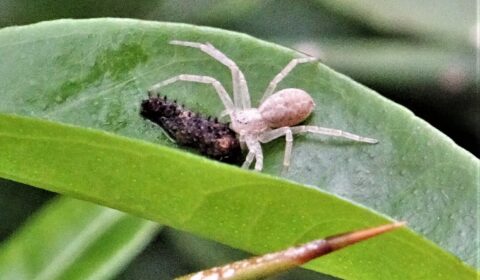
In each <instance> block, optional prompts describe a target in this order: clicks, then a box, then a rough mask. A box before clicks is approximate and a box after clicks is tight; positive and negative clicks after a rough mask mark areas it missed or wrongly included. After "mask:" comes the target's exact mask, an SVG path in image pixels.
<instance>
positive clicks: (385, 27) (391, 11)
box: [316, 0, 477, 47]
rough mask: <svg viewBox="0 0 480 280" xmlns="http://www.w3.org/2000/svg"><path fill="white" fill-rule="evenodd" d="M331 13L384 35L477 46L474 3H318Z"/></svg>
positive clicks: (462, 0)
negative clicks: (423, 37)
mask: <svg viewBox="0 0 480 280" xmlns="http://www.w3.org/2000/svg"><path fill="white" fill-rule="evenodd" d="M316 1H317V2H319V3H321V4H322V5H325V6H327V7H329V8H331V10H334V11H336V12H338V13H340V14H343V15H346V16H350V17H352V18H355V19H356V20H357V21H358V22H359V23H362V24H368V25H370V26H372V27H375V28H377V29H378V30H381V31H388V32H403V33H408V34H413V35H423V36H430V37H431V38H435V39H439V40H443V41H445V40H450V41H451V42H450V43H453V44H455V45H463V46H470V47H473V46H476V45H477V39H476V35H475V34H476V28H477V27H476V14H475V11H476V4H475V1H472V0H457V1H449V0H440V1H439V0H429V1H415V0H406V1H376V0H366V1H354V0H340V1H332V0H316Z"/></svg>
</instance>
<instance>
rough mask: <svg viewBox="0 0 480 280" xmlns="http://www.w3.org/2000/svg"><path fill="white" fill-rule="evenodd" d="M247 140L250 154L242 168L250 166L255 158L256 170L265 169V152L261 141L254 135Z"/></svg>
mask: <svg viewBox="0 0 480 280" xmlns="http://www.w3.org/2000/svg"><path fill="white" fill-rule="evenodd" d="M245 142H246V144H247V147H248V155H247V158H246V159H245V162H244V163H243V165H242V168H249V167H250V165H251V164H252V161H253V158H255V171H261V170H262V169H263V153H262V147H261V146H260V142H258V140H256V139H254V138H253V137H248V138H246V139H245Z"/></svg>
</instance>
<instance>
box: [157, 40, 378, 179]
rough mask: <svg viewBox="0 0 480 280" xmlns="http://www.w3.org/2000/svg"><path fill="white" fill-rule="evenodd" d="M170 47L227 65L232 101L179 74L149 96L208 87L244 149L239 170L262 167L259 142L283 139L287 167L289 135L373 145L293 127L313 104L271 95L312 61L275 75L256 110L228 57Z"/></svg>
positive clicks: (203, 79) (202, 79) (293, 95)
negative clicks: (174, 88)
mask: <svg viewBox="0 0 480 280" xmlns="http://www.w3.org/2000/svg"><path fill="white" fill-rule="evenodd" d="M170 44H172V45H180V46H186V47H192V48H197V49H200V50H201V51H203V52H204V53H206V54H208V55H210V56H211V57H213V58H214V59H216V60H217V61H219V62H220V63H222V64H224V65H225V66H227V67H228V68H229V69H230V71H231V72H232V79H233V102H232V99H231V98H230V96H229V95H228V93H227V91H226V90H225V88H224V87H223V86H222V84H221V83H220V82H219V81H218V80H216V79H214V78H212V77H209V76H199V75H187V74H181V75H178V76H175V77H172V78H170V79H168V80H165V81H163V82H160V83H158V84H155V85H154V86H152V87H151V88H150V90H149V92H150V93H155V92H157V91H158V89H159V88H161V87H163V86H166V85H169V84H172V83H175V82H177V81H188V82H195V83H204V84H211V85H212V86H213V87H214V88H215V90H216V91H217V93H218V96H219V97H220V99H221V100H222V102H223V105H224V106H225V111H224V112H223V113H222V114H226V115H228V116H230V119H231V125H230V128H231V129H232V130H233V131H235V132H236V133H237V134H238V137H239V141H240V143H241V144H242V147H245V144H246V147H247V148H248V155H247V157H246V159H245V162H244V163H243V165H242V167H243V168H249V167H250V165H251V164H252V162H253V160H254V159H255V160H256V162H255V170H257V171H260V170H262V168H263V153H262V148H261V145H260V143H267V142H270V141H272V140H274V139H276V138H279V137H282V136H285V140H286V145H285V155H284V160H283V165H284V167H285V168H288V166H289V165H290V158H291V154H292V143H293V136H292V135H293V134H297V133H304V132H311V133H316V134H323V135H330V136H339V137H344V138H348V139H351V140H354V141H359V142H365V143H371V144H375V143H377V142H378V141H377V140H375V139H372V138H367V137H362V136H359V135H355V134H352V133H349V132H345V131H342V130H338V129H332V128H325V127H319V126H311V125H300V126H294V125H296V124H299V123H301V122H302V121H304V120H305V119H306V118H307V117H308V116H309V115H310V113H311V112H312V110H313V108H314V107H315V103H314V102H313V99H312V98H311V97H310V95H309V94H308V93H307V92H305V91H304V90H301V89H297V88H287V89H282V90H280V91H277V92H275V93H274V91H275V88H276V87H277V85H278V83H279V82H280V81H282V80H283V78H285V76H287V74H288V73H289V72H290V71H292V69H293V68H294V67H295V66H297V65H298V64H301V63H307V62H312V61H316V58H313V57H302V58H295V59H292V61H290V63H288V64H287V66H286V67H285V68H284V69H283V70H282V71H280V73H278V74H277V75H276V76H275V77H274V78H273V80H272V81H271V82H270V84H269V85H268V87H267V89H266V90H265V93H264V94H263V98H262V99H261V101H260V106H259V107H258V108H252V107H251V103H250V94H249V92H248V87H247V81H246V80H245V76H244V75H243V73H242V71H240V69H239V68H238V66H237V65H236V64H235V62H233V61H232V60H231V59H230V58H228V57H227V56H226V55H225V54H223V53H222V52H221V51H219V50H218V49H216V48H215V47H214V46H213V45H211V44H210V43H205V44H202V43H197V42H186V41H176V40H174V41H170Z"/></svg>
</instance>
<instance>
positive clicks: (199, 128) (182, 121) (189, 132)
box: [140, 96, 242, 163]
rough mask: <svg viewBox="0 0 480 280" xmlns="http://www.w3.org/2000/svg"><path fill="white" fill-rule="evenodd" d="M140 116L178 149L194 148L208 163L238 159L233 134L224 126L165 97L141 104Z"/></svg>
mask: <svg viewBox="0 0 480 280" xmlns="http://www.w3.org/2000/svg"><path fill="white" fill-rule="evenodd" d="M140 114H141V115H142V116H143V117H144V118H146V119H148V120H150V121H152V122H154V123H156V124H158V125H159V126H161V127H162V128H163V129H164V130H165V131H166V132H167V133H168V135H170V137H172V138H173V139H175V141H176V142H177V143H178V144H179V145H183V146H188V147H192V148H195V149H197V150H198V151H199V152H200V153H201V154H203V155H205V156H208V157H210V158H212V159H216V160H219V161H223V162H227V163H237V162H238V161H239V160H240V159H241V157H242V151H241V149H240V143H239V141H238V139H237V137H236V134H235V132H234V131H233V130H231V129H230V128H229V127H228V125H227V124H225V123H221V122H218V120H217V119H216V118H215V119H211V118H210V117H209V118H204V117H201V116H200V115H199V114H196V113H193V112H191V111H189V110H186V109H184V108H183V107H182V106H180V105H178V104H177V102H176V101H173V102H172V101H169V100H167V97H166V96H165V97H160V96H149V98H148V99H146V100H143V101H142V105H141V111H140Z"/></svg>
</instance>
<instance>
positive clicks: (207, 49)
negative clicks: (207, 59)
mask: <svg viewBox="0 0 480 280" xmlns="http://www.w3.org/2000/svg"><path fill="white" fill-rule="evenodd" d="M170 44H172V45H179V46H186V47H191V48H197V49H200V50H201V51H203V52H204V53H206V54H208V55H210V56H211V57H213V58H214V59H215V60H217V61H219V62H220V63H222V64H223V65H225V66H227V67H228V68H229V69H230V71H231V72H232V84H233V100H234V102H235V107H236V108H242V109H247V108H250V107H251V103H250V93H249V92H248V86H247V80H246V79H245V76H244V75H243V73H242V71H241V70H240V68H238V66H237V64H236V63H235V62H234V61H233V60H231V59H230V58H228V57H227V56H226V55H225V54H224V53H222V52H221V51H219V50H218V49H216V48H215V47H214V46H213V45H211V44H210V43H206V44H202V43H197V42H187V41H177V40H173V41H170Z"/></svg>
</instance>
